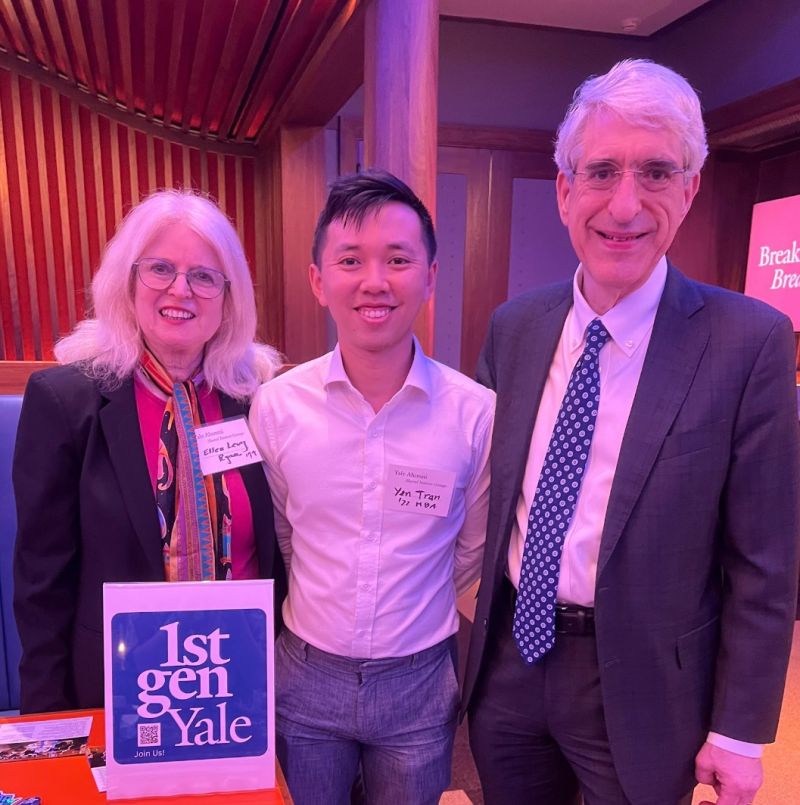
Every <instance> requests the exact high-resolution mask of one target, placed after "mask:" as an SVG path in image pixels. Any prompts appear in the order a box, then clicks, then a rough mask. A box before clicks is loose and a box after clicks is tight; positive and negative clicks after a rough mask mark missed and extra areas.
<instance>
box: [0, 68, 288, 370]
mask: <svg viewBox="0 0 800 805" xmlns="http://www.w3.org/2000/svg"><path fill="white" fill-rule="evenodd" d="M256 180H257V173H256V169H255V158H254V157H252V156H244V155H239V154H224V153H220V149H219V147H217V148H215V149H214V150H207V149H206V148H200V147H192V145H190V144H187V143H186V142H185V141H180V142H175V141H171V140H167V139H164V138H160V137H158V136H156V135H154V134H152V132H150V131H142V130H140V129H138V128H137V126H136V125H135V123H134V124H133V125H131V126H127V125H125V124H124V123H122V122H120V121H119V120H116V119H110V118H108V117H106V116H104V115H102V114H100V113H98V112H96V111H95V110H93V109H89V108H87V107H86V106H83V105H82V104H79V103H78V102H77V101H75V100H74V99H72V98H69V97H66V96H64V95H61V94H59V93H58V92H56V91H55V90H53V89H51V88H50V87H48V86H45V85H43V84H39V83H38V82H36V81H34V80H31V79H29V78H27V77H25V76H22V75H20V74H18V73H16V72H12V71H9V70H6V69H2V68H0V360H28V361H30V360H35V361H38V360H48V359H51V358H52V354H53V352H52V349H53V344H54V343H55V341H56V340H57V339H58V338H59V337H60V336H61V335H64V334H66V333H67V332H69V331H70V330H71V329H72V328H73V327H74V326H75V324H76V323H77V322H78V321H80V320H81V319H82V318H84V317H85V316H86V315H87V314H88V313H89V311H90V308H89V303H90V300H89V298H88V295H87V291H88V287H89V284H90V282H91V277H92V275H93V273H94V271H95V270H96V268H97V265H98V263H99V261H100V256H101V253H102V249H103V247H104V245H105V243H106V241H107V240H108V239H109V237H111V235H112V234H113V233H114V231H115V229H116V227H117V225H118V224H119V222H120V220H121V218H122V216H123V215H124V214H125V213H126V212H127V211H128V210H129V209H130V208H131V205H132V204H134V203H136V202H137V201H138V200H139V199H141V198H142V197H143V196H145V195H147V194H148V193H149V192H151V191H152V190H156V189H159V188H163V187H193V188H195V189H197V190H203V191H205V192H207V193H208V194H209V195H210V196H212V197H213V198H215V199H217V200H218V202H219V204H220V206H221V208H222V209H223V210H224V211H225V213H226V214H227V215H228V216H229V217H230V218H231V219H232V220H233V221H234V223H235V226H236V228H237V231H238V232H239V236H240V237H241V238H242V241H243V243H244V247H245V253H246V255H247V257H248V262H249V264H250V268H251V271H252V272H253V275H254V277H256V276H258V275H260V276H261V280H262V287H263V286H264V285H265V284H266V283H265V276H266V275H265V272H266V271H267V268H268V267H266V266H258V265H257V263H256V258H257V257H260V258H261V259H262V260H263V259H264V255H265V249H264V247H263V245H262V244H261V243H260V240H263V238H264V236H265V235H264V227H263V226H260V225H259V222H260V221H262V220H263V217H264V211H263V210H259V209H257V206H256V196H257V195H258V194H257V190H256V185H257V181H256ZM263 307H264V306H263V305H262V306H261V308H262V309H263ZM269 307H270V306H266V309H269ZM261 330H262V332H263V333H267V332H271V333H275V332H276V328H273V327H268V326H265V325H264V323H263V322H262V325H261ZM280 346H282V345H280Z"/></svg>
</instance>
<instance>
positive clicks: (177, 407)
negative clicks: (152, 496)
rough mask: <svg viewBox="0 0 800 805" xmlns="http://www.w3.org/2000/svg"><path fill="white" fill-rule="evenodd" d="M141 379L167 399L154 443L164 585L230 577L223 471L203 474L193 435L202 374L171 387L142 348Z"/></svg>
mask: <svg viewBox="0 0 800 805" xmlns="http://www.w3.org/2000/svg"><path fill="white" fill-rule="evenodd" d="M139 365H140V367H141V369H142V371H143V372H144V374H145V376H146V377H147V378H148V379H149V380H150V381H151V382H152V383H153V384H154V385H155V386H156V388H158V389H159V390H160V391H162V392H163V393H164V394H165V395H166V397H167V403H166V406H165V408H164V417H163V419H162V422H161V434H160V437H159V445H158V478H157V481H156V506H157V507H158V519H159V523H160V525H161V544H162V553H163V558H164V577H165V578H166V580H167V581H202V580H208V579H229V578H231V525H232V517H231V506H230V496H229V495H228V488H227V484H226V482H225V476H224V473H215V474H213V475H207V476H203V473H202V471H201V469H200V458H199V455H198V449H197V439H196V437H195V433H194V429H195V426H197V425H201V424H202V423H203V420H202V410H201V408H200V405H199V402H198V399H197V390H196V388H195V384H196V383H197V384H199V383H201V382H202V370H201V369H198V371H197V372H196V373H195V374H194V376H193V377H191V378H190V379H189V380H187V381H185V382H183V383H174V382H173V380H172V378H171V377H170V375H169V373H168V372H167V370H166V369H165V368H164V367H163V366H162V365H161V363H160V362H159V360H158V359H157V358H156V357H155V355H153V353H152V352H150V351H149V350H148V349H145V351H144V353H143V354H142V357H141V360H140V363H139Z"/></svg>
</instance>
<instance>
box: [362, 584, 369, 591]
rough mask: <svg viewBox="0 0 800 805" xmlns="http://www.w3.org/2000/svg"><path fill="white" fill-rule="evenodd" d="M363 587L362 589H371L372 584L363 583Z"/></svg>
mask: <svg viewBox="0 0 800 805" xmlns="http://www.w3.org/2000/svg"><path fill="white" fill-rule="evenodd" d="M361 589H362V590H364V591H366V590H369V589H370V585H369V584H362V585H361Z"/></svg>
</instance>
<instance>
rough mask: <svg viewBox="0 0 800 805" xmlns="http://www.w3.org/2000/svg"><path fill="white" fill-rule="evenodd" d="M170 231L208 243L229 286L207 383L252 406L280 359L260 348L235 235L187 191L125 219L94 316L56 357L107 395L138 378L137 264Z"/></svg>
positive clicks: (102, 270)
mask: <svg viewBox="0 0 800 805" xmlns="http://www.w3.org/2000/svg"><path fill="white" fill-rule="evenodd" d="M172 224H183V225H185V226H187V227H188V228H189V229H191V230H192V231H194V232H195V233H196V234H197V235H198V236H199V237H201V238H202V239H203V240H204V241H206V243H208V244H209V246H211V248H212V249H213V250H214V251H215V253H216V255H217V256H218V258H219V261H220V267H221V268H222V270H223V272H224V273H225V276H226V277H227V278H228V280H229V281H230V282H229V285H228V288H227V290H226V291H225V292H224V293H225V299H224V302H223V308H222V323H221V324H220V327H219V329H218V330H217V332H216V333H215V334H214V335H213V337H212V338H211V339H210V340H209V341H208V343H207V344H206V346H205V353H204V356H203V373H204V375H205V378H206V382H207V383H208V384H209V385H210V386H211V387H213V388H215V389H217V390H219V391H222V392H224V393H225V394H228V395H229V396H231V397H234V398H236V399H239V400H248V399H249V398H250V397H251V396H252V395H253V393H254V392H255V390H256V389H257V388H258V386H259V385H260V384H261V383H262V382H264V381H265V380H268V379H269V378H270V377H272V375H273V374H274V373H275V370H276V369H277V367H278V366H279V365H280V356H279V354H278V352H277V351H276V350H275V349H273V348H272V347H270V346H267V345H266V344H259V343H257V342H256V341H255V335H256V304H255V294H254V292H253V281H252V279H251V277H250V271H249V269H248V267H247V259H246V258H245V255H244V250H243V249H242V244H241V242H240V240H239V237H238V235H237V234H236V230H235V229H234V228H233V225H232V224H231V222H230V221H229V220H228V218H227V217H226V216H225V215H224V214H223V213H222V212H221V211H220V209H219V208H218V207H217V205H216V204H214V202H213V201H211V200H210V199H208V198H205V197H204V196H201V195H198V194H197V193H195V192H192V191H188V190H159V191H157V192H155V193H153V194H151V195H150V196H148V197H147V198H146V199H144V201H142V202H141V203H140V204H138V205H137V206H135V207H134V208H133V209H132V210H131V211H130V212H129V213H128V214H127V215H126V216H125V218H124V219H123V221H122V223H121V224H120V225H119V228H118V229H117V232H116V234H115V235H114V237H113V238H112V239H111V240H110V241H109V242H108V244H107V245H106V248H105V251H104V252H103V257H102V260H101V262H100V267H99V268H98V270H97V273H96V274H95V276H94V279H93V280H92V299H93V302H94V316H95V317H94V318H90V319H85V320H84V321H82V322H80V323H79V324H78V326H77V327H76V328H75V329H74V330H73V332H72V333H70V334H69V335H67V336H66V337H64V338H62V339H61V340H60V341H59V342H58V343H57V344H56V346H55V354H56V358H57V359H58V360H59V362H60V363H69V364H77V365H79V366H80V367H81V369H82V370H83V371H84V372H85V373H86V374H87V375H89V376H90V377H93V378H95V379H96V380H98V381H99V382H101V383H102V384H103V385H104V386H105V387H108V388H114V387H117V386H119V384H120V383H121V382H122V381H123V380H124V379H125V378H127V377H129V376H130V375H131V374H132V373H133V371H134V369H135V368H136V365H137V364H138V362H139V358H140V356H141V354H142V349H143V346H144V342H143V340H142V332H141V328H140V327H139V324H138V322H137V320H136V313H135V308H134V292H135V283H136V282H137V279H136V270H135V269H134V267H133V264H134V263H135V262H136V260H138V259H139V258H140V257H141V256H142V251H143V249H144V248H145V246H146V245H147V244H148V243H149V242H150V241H151V240H152V239H153V238H154V237H155V236H156V235H157V234H158V232H159V231H160V230H162V229H163V228H164V227H167V226H170V225H172Z"/></svg>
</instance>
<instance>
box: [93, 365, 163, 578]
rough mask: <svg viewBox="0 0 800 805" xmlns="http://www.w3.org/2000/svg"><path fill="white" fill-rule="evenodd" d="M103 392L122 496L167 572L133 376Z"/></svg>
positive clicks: (152, 556)
mask: <svg viewBox="0 0 800 805" xmlns="http://www.w3.org/2000/svg"><path fill="white" fill-rule="evenodd" d="M103 396H104V397H105V398H106V404H105V405H104V406H103V408H102V409H101V410H100V424H101V427H102V429H103V434H104V436H105V440H106V444H107V445H108V453H109V457H110V459H111V465H112V467H113V468H114V473H115V475H116V476H117V482H118V483H119V488H120V490H121V492H122V499H123V501H124V502H125V507H126V509H127V510H128V516H129V517H130V520H131V523H132V524H133V529H134V531H135V533H136V536H137V538H138V539H139V542H140V543H141V546H142V549H143V550H144V552H145V555H146V556H147V557H148V560H149V561H151V562H152V563H153V570H154V572H155V573H158V572H163V566H162V560H161V537H160V529H159V525H158V514H157V512H156V507H155V501H154V499H153V488H152V485H151V483H150V473H149V471H148V469H147V462H146V461H145V455H144V447H143V445H142V437H141V431H140V428H139V415H138V412H137V409H136V396H135V394H134V390H133V380H132V379H131V378H128V379H127V380H126V381H125V382H124V383H123V384H122V386H121V387H120V388H118V389H116V390H115V391H111V392H104V393H103Z"/></svg>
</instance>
